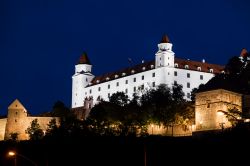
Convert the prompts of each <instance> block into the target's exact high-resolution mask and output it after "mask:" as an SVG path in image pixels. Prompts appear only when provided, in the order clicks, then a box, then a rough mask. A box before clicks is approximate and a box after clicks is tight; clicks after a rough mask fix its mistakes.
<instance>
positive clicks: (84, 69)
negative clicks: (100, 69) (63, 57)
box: [72, 53, 94, 108]
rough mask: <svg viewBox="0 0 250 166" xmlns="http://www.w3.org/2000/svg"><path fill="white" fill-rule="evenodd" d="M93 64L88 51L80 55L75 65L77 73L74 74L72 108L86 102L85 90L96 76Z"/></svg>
mask: <svg viewBox="0 0 250 166" xmlns="http://www.w3.org/2000/svg"><path fill="white" fill-rule="evenodd" d="M91 72H92V65H91V63H90V60H89V58H88V56H87V54H86V53H83V54H82V55H81V56H80V59H79V61H78V63H77V64H76V65H75V74H74V75H73V76H72V108H75V107H80V106H82V105H83V103H84V98H85V96H84V94H83V90H84V88H85V87H87V86H88V85H89V83H90V82H91V81H92V79H93V78H94V75H93V74H92V73H91Z"/></svg>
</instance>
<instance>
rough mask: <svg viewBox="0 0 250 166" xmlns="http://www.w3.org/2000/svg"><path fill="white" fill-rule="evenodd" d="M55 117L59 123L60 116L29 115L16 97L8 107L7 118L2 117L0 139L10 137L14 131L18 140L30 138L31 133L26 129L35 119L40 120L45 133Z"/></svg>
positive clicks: (39, 122) (0, 120)
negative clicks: (26, 131)
mask: <svg viewBox="0 0 250 166" xmlns="http://www.w3.org/2000/svg"><path fill="white" fill-rule="evenodd" d="M53 118H55V119H56V123H57V125H59V118H58V117H35V116H29V115H28V111H27V110H26V109H25V107H24V106H23V105H22V104H21V103H20V101H19V100H17V99H16V100H15V101H14V102H12V103H11V104H10V106H9V107H8V114H7V118H3V119H0V141H1V140H8V139H10V138H11V136H10V135H11V134H12V133H17V134H18V140H28V139H29V135H28V134H26V133H25V130H26V129H27V128H28V127H30V124H31V122H32V121H33V120H34V119H37V120H38V124H39V125H40V128H41V129H42V130H43V132H44V133H45V131H46V129H47V127H48V126H47V125H48V124H49V122H50V121H51V120H52V119H53Z"/></svg>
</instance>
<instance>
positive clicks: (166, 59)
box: [155, 35, 174, 68]
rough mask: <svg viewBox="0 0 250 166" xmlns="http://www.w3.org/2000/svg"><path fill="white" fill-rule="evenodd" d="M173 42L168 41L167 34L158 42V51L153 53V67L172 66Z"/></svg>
mask: <svg viewBox="0 0 250 166" xmlns="http://www.w3.org/2000/svg"><path fill="white" fill-rule="evenodd" d="M172 46H173V44H172V43H170V41H169V38H168V36H167V35H164V36H163V37H162V39H161V42H160V44H158V51H157V53H156V54H155V67H156V68H159V67H164V66H169V67H174V52H173V51H172Z"/></svg>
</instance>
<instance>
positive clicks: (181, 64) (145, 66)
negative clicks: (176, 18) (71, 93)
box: [90, 58, 224, 86]
mask: <svg viewBox="0 0 250 166" xmlns="http://www.w3.org/2000/svg"><path fill="white" fill-rule="evenodd" d="M175 64H178V67H175V68H179V69H185V65H188V69H186V70H195V71H199V70H198V67H200V68H201V72H206V73H209V72H210V71H209V70H210V69H213V73H214V74H218V73H221V72H222V71H223V70H224V66H220V65H216V64H209V63H203V62H198V61H190V60H184V59H179V58H175ZM152 65H153V67H151V66H152ZM152 69H155V60H152V61H149V62H145V63H142V64H138V65H136V66H133V67H128V68H125V69H122V70H119V71H115V72H110V73H107V74H103V75H100V76H96V77H95V78H94V79H93V80H92V81H91V85H90V86H92V85H96V84H100V83H103V82H107V81H111V80H115V79H119V78H122V77H126V76H129V75H133V74H138V73H141V72H144V71H148V70H152ZM132 71H134V73H132ZM123 73H125V75H123ZM116 75H117V76H118V77H116ZM107 78H109V79H108V80H107Z"/></svg>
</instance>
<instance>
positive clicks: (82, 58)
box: [78, 52, 91, 65]
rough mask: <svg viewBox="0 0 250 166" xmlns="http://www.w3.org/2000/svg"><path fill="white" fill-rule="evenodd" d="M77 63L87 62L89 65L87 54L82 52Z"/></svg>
mask: <svg viewBox="0 0 250 166" xmlns="http://www.w3.org/2000/svg"><path fill="white" fill-rule="evenodd" d="M78 64H88V65H90V64H91V63H90V60H89V58H88V55H87V53H86V52H84V53H83V54H82V55H81V56H80V59H79V61H78Z"/></svg>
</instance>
